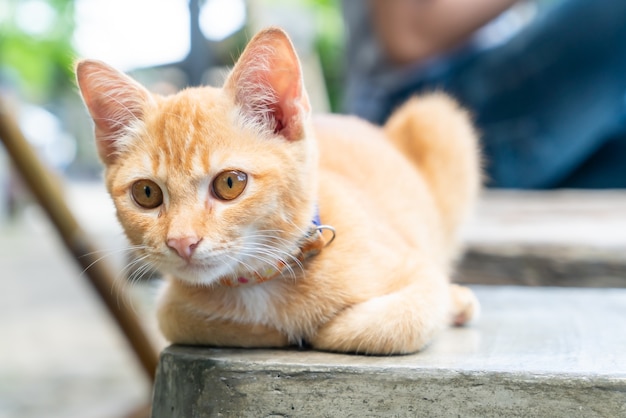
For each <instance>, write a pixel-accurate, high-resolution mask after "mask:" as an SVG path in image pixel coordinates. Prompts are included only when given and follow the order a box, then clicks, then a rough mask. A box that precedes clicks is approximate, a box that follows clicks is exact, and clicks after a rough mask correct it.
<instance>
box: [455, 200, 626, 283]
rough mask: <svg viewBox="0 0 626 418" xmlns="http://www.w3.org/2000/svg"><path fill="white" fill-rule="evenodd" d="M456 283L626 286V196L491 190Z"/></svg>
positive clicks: (469, 232) (469, 230)
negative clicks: (625, 255)
mask: <svg viewBox="0 0 626 418" xmlns="http://www.w3.org/2000/svg"><path fill="white" fill-rule="evenodd" d="M465 241H466V243H467V249H468V251H467V253H466V255H465V258H464V259H463V260H462V262H461V264H460V269H459V274H458V275H457V281H459V282H464V283H480V284H516V285H530V286H577V287H626V257H624V253H626V191H623V190H620V191H618V190H611V191H602V190H600V191H598V190H586V191H572V190H563V191H550V192H528V191H502V190H501V191H494V190H491V191H488V192H486V193H485V195H484V198H483V199H482V200H481V202H480V205H479V208H478V210H477V211H476V217H475V218H474V219H473V222H472V223H471V224H470V225H469V227H468V228H467V230H466V231H465Z"/></svg>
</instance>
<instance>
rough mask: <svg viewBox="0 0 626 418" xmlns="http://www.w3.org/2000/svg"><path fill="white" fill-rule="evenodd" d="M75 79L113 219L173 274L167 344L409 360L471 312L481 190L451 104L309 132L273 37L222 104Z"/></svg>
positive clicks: (325, 119)
mask: <svg viewBox="0 0 626 418" xmlns="http://www.w3.org/2000/svg"><path fill="white" fill-rule="evenodd" d="M76 70H77V77H78V84H79V86H80V89H81V92H82V95H83V98H84V101H85V103H86V106H87V108H88V109H89V112H90V114H91V116H92V117H93V120H94V122H95V136H96V142H97V146H98V151H99V154H100V157H101V159H102V160H103V161H104V163H105V165H106V184H107V187H108V190H109V192H110V193H111V196H112V197H113V200H114V202H115V206H116V208H117V215H118V217H119V220H120V222H121V223H122V225H123V226H124V228H125V230H126V234H127V235H128V238H129V239H130V241H131V243H132V244H134V245H136V246H141V249H142V253H143V256H144V257H145V258H146V260H149V262H150V263H152V264H153V265H154V266H156V267H157V268H159V269H160V270H161V271H163V272H164V273H167V274H168V280H167V284H166V287H165V289H164V292H163V294H162V296H161V298H160V301H159V309H158V316H159V323H160V327H161V330H162V332H163V334H164V335H165V336H166V337H167V338H168V339H169V340H170V341H171V342H174V343H185V344H208V345H216V346H236V347H282V346H287V345H291V344H302V343H303V342H306V343H308V344H310V345H311V346H313V347H314V348H317V349H320V350H331V351H341V352H357V353H370V354H396V353H411V352H415V351H417V350H419V349H421V348H422V347H424V345H425V344H427V343H428V342H429V341H430V340H431V338H432V337H433V336H434V335H435V333H436V332H437V331H439V330H441V329H442V328H443V327H445V326H446V324H448V323H450V322H454V323H456V324H462V323H465V322H466V321H468V320H470V319H471V318H472V316H474V314H475V313H476V312H477V310H478V303H477V301H476V299H475V298H474V296H473V294H472V293H471V291H470V290H469V289H467V288H463V287H460V286H456V285H450V284H449V281H448V277H449V275H450V270H451V264H452V262H453V259H454V257H455V255H456V252H457V251H456V248H457V245H456V235H457V230H458V228H459V224H460V223H461V222H462V221H463V219H464V218H465V216H466V213H467V212H468V210H469V208H470V206H471V205H472V203H473V201H474V199H475V196H476V195H477V192H478V189H479V177H480V175H479V157H478V151H477V145H476V138H475V135H474V132H473V130H472V128H471V126H470V124H469V122H468V118H467V117H466V115H465V113H464V112H463V111H461V110H460V109H459V108H458V107H457V106H456V104H455V103H454V102H453V101H451V100H450V99H449V98H447V97H445V96H443V95H440V94H439V95H432V96H429V97H424V98H419V99H413V100H411V101H409V102H408V103H407V104H406V105H405V106H404V107H402V108H400V109H399V110H398V111H397V112H396V113H395V115H393V117H392V118H391V119H390V121H389V122H388V123H387V125H386V126H385V127H384V128H383V129H379V128H377V127H375V126H372V125H370V124H369V123H366V122H364V121H361V120H359V119H356V118H353V117H345V116H329V115H327V116H316V117H311V115H310V113H311V112H310V105H309V101H308V98H307V93H306V91H305V90H304V87H303V81H302V75H301V70H300V64H299V61H298V58H297V56H296V54H295V51H294V49H293V47H292V45H291V42H290V41H289V39H288V37H287V36H286V34H285V33H284V32H282V31H281V30H280V29H276V28H270V29H266V30H264V31H262V32H261V33H259V34H258V35H257V36H256V37H254V39H252V41H251V42H250V44H249V45H248V47H247V48H246V50H245V51H244V53H243V54H242V56H241V58H240V59H239V61H238V63H237V64H236V66H235V68H234V69H233V71H232V73H231V74H230V76H229V78H228V79H227V81H226V83H225V85H224V87H223V88H222V89H215V88H210V87H203V88H191V89H187V90H184V91H182V92H180V93H178V94H176V95H173V96H168V97H161V96H157V95H153V94H151V93H149V92H148V91H147V90H146V89H145V88H144V87H142V86H141V85H139V84H138V83H137V82H135V81H134V80H132V79H130V78H129V77H127V76H125V75H123V74H121V73H119V72H117V71H116V70H114V69H112V68H111V67H109V66H107V65H106V64H104V63H101V62H98V61H89V60H86V61H81V62H79V63H78V66H77V69H76ZM320 221H321V224H320ZM333 229H334V230H333ZM333 238H334V239H333ZM331 240H332V242H330V241H331Z"/></svg>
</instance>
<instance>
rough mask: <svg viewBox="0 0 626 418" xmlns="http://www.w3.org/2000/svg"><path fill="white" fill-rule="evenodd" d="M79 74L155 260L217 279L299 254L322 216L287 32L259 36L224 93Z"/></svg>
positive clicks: (100, 139)
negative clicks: (163, 93)
mask: <svg viewBox="0 0 626 418" xmlns="http://www.w3.org/2000/svg"><path fill="white" fill-rule="evenodd" d="M76 74H77V79H78V84H79V87H80V90H81V93H82V96H83V99H84V102H85V104H86V106H87V108H88V110H89V113H90V114H91V116H92V118H93V120H94V123H95V138H96V143H97V149H98V152H99V155H100V158H101V160H102V161H103V162H104V164H105V167H106V171H105V173H106V183H107V188H108V190H109V192H110V194H111V196H112V198H113V200H114V203H115V206H116V209H117V215H118V218H119V220H120V222H121V223H122V225H123V227H124V229H125V231H126V234H127V236H128V238H129V240H130V241H131V244H132V245H133V246H136V247H138V248H139V249H140V254H141V256H142V257H145V260H146V261H148V262H150V263H152V264H153V265H154V266H156V267H157V268H159V269H161V270H162V271H164V272H166V273H170V274H173V275H174V276H176V277H178V278H180V279H182V280H186V281H188V282H191V283H198V284H211V283H214V282H215V281H216V280H218V279H220V278H222V277H224V276H229V275H238V274H250V273H252V272H254V271H259V270H261V269H263V268H264V267H267V266H268V265H274V264H275V263H276V262H277V261H278V260H280V259H281V258H282V259H284V258H285V257H286V254H287V253H289V252H291V251H293V245H294V243H295V242H297V241H298V239H300V238H301V237H302V236H303V234H305V233H306V232H307V229H308V228H309V225H310V223H311V220H312V218H313V216H314V211H315V205H316V195H317V190H316V187H317V186H316V170H317V168H316V167H317V147H316V145H315V141H314V138H313V137H312V135H311V133H310V129H309V113H310V106H309V101H308V98H307V95H306V92H305V91H304V87H303V81H302V75H301V69H300V64H299V61H298V58H297V56H296V54H295V51H294V49H293V46H292V45H291V42H290V41H289V39H288V37H287V36H286V34H285V33H284V32H282V31H281V30H279V29H275V28H270V29H266V30H264V31H262V32H261V33H259V34H258V35H257V36H255V37H254V38H253V40H252V41H251V42H250V44H249V45H248V47H247V48H246V50H245V51H244V52H243V54H242V55H241V57H240V59H239V60H238V62H237V64H236V65H235V67H234V69H233V71H232V72H231V74H230V75H229V77H228V79H227V81H226V83H225V85H224V87H223V88H222V89H215V88H210V87H203V88H192V89H187V90H184V91H182V92H180V93H178V94H176V95H173V96H168V97H160V96H156V95H153V94H151V93H149V92H148V91H147V90H146V89H145V88H144V87H142V86H141V85H140V84H138V83H137V82H136V81H134V80H132V79H131V78H129V77H127V76H126V75H123V74H121V73H120V72H118V71H116V70H114V69H113V68H111V67H109V66H108V65H106V64H104V63H101V62H98V61H89V60H87V61H81V62H79V63H78V65H77V68H76Z"/></svg>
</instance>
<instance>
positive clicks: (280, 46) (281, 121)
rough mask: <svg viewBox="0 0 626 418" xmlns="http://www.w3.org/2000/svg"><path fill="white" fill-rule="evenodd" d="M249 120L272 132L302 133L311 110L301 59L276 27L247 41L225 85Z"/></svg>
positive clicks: (296, 135) (294, 135)
mask: <svg viewBox="0 0 626 418" xmlns="http://www.w3.org/2000/svg"><path fill="white" fill-rule="evenodd" d="M225 88H226V90H228V91H233V92H234V97H235V100H236V101H237V102H238V103H239V104H240V105H241V107H242V109H243V110H244V113H245V114H246V116H247V117H250V118H251V119H252V120H255V121H261V122H262V123H265V124H266V126H267V128H268V130H270V131H271V132H272V133H274V134H275V135H281V136H283V137H284V138H286V139H288V140H290V141H294V140H298V139H301V138H302V137H303V132H304V129H303V124H304V120H305V118H306V116H307V115H308V113H309V111H310V106H309V101H308V97H307V95H306V92H305V91H304V86H303V80H302V73H301V70H300V62H299V60H298V57H297V56H296V53H295V50H294V49H293V46H292V45H291V42H290V41H289V38H288V37H287V35H286V34H285V33H284V32H282V31H281V30H278V29H267V30H265V31H262V32H260V33H259V34H258V35H257V36H255V37H254V39H252V41H250V44H249V45H248V47H247V48H246V50H245V51H244V52H243V54H242V55H241V57H240V58H239V61H238V62H237V64H236V65H235V68H234V69H233V72H232V74H231V76H230V77H229V79H228V80H227V82H226V85H225Z"/></svg>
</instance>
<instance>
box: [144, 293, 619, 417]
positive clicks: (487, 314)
mask: <svg viewBox="0 0 626 418" xmlns="http://www.w3.org/2000/svg"><path fill="white" fill-rule="evenodd" d="M476 290H477V293H478V295H479V298H480V299H481V301H482V303H483V308H484V315H483V318H482V319H481V320H480V321H479V322H478V323H477V324H476V325H474V326H472V327H467V328H457V329H450V330H448V331H446V332H444V333H443V334H442V335H441V336H440V338H439V339H437V340H436V341H435V343H433V345H432V346H430V347H429V348H427V349H426V350H425V351H423V352H422V353H419V354H416V355H410V356H399V357H365V356H353V355H338V354H329V353H320V352H315V351H298V350H275V351H272V350H236V349H211V348H202V347H182V346H173V347H170V348H168V349H166V350H165V352H164V353H163V355H162V358H161V363H160V366H159V370H158V373H157V383H156V386H155V394H154V403H153V417H155V418H164V417H212V416H228V417H229V416H236V417H239V416H254V417H278V416H280V417H299V416H307V417H367V416H394V417H412V416H429V417H449V416H463V417H499V416H507V417H540V416H550V417H617V416H626V332H623V330H624V321H625V319H626V290H621V289H555V288H519V287H493V288H490V287H477V288H476Z"/></svg>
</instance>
